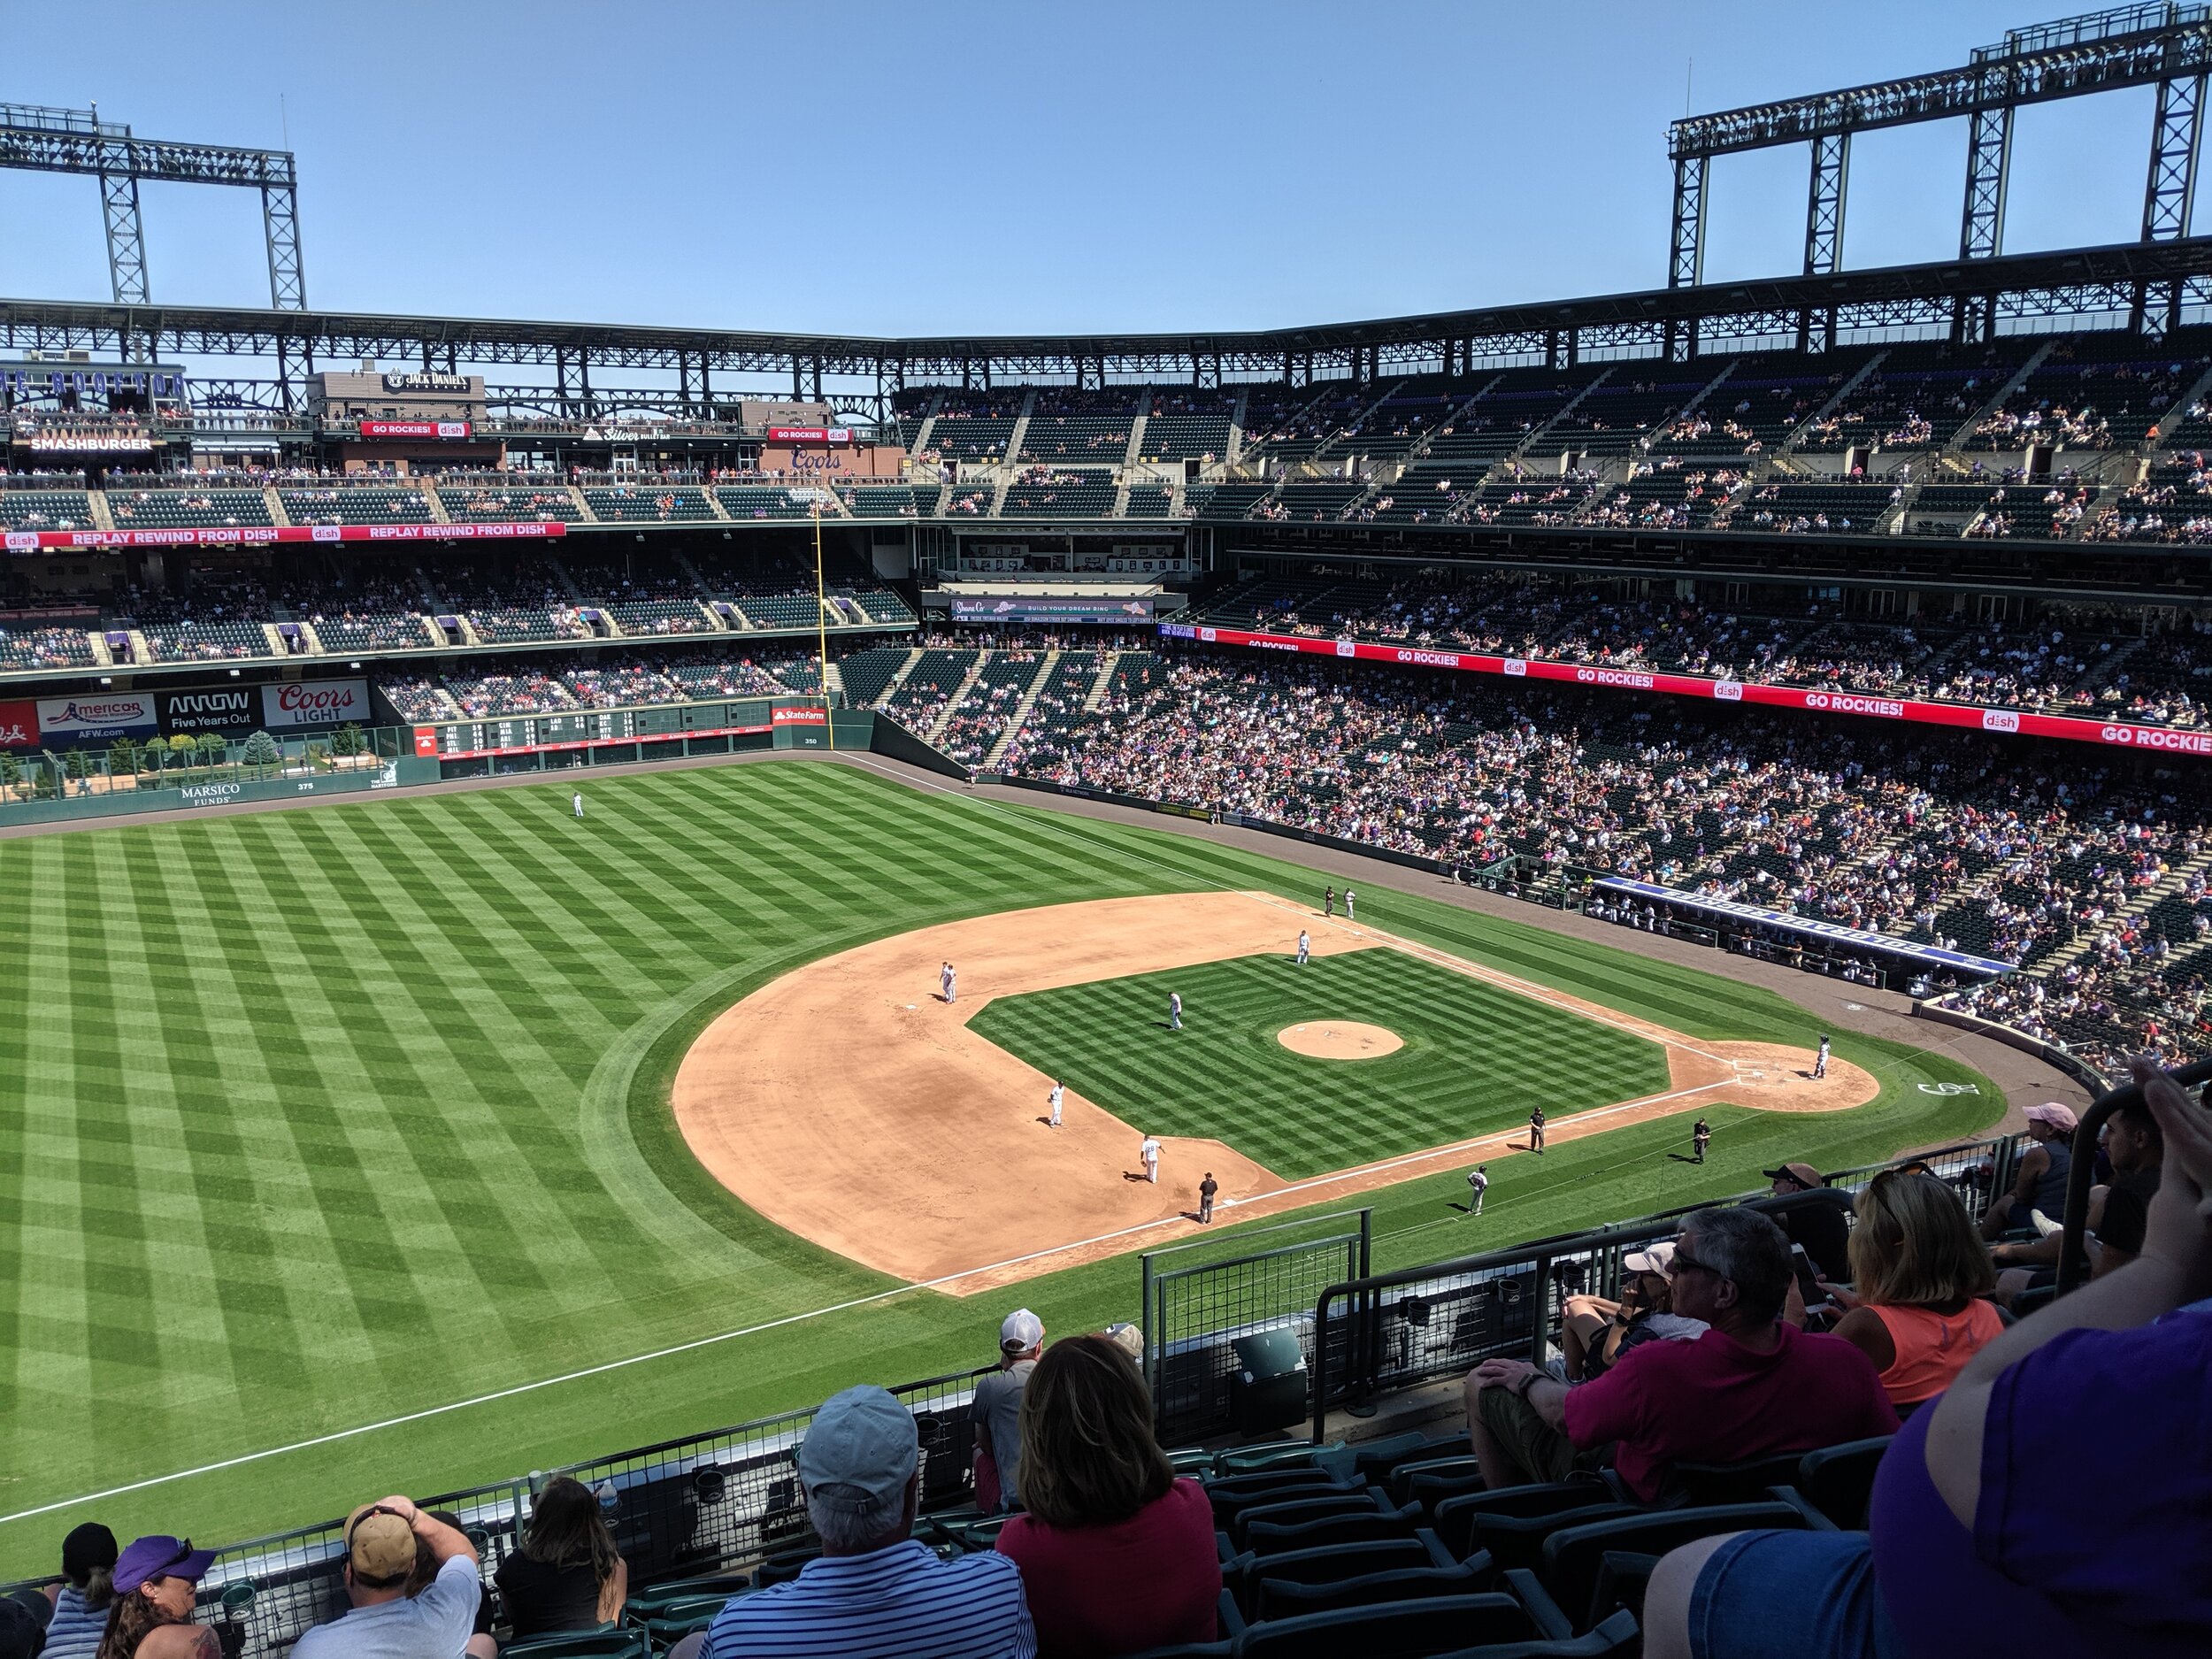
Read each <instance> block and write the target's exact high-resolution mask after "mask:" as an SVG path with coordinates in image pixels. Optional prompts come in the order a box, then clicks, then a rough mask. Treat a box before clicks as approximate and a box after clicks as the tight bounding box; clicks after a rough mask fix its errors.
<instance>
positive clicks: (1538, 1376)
mask: <svg viewBox="0 0 2212 1659" xmlns="http://www.w3.org/2000/svg"><path fill="white" fill-rule="evenodd" d="M1543 1379H1544V1373H1543V1372H1542V1371H1530V1372H1529V1374H1528V1375H1527V1376H1525V1377H1524V1378H1522V1379H1521V1381H1520V1386H1518V1387H1517V1388H1515V1389H1514V1391H1513V1392H1514V1394H1517V1396H1519V1397H1520V1398H1521V1399H1523V1400H1525V1399H1527V1398H1528V1391H1529V1390H1530V1389H1532V1388H1533V1387H1535V1386H1536V1385H1537V1384H1538V1383H1540V1382H1541V1381H1542V1380H1543Z"/></svg>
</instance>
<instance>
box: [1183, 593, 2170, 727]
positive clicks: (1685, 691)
mask: <svg viewBox="0 0 2212 1659" xmlns="http://www.w3.org/2000/svg"><path fill="white" fill-rule="evenodd" d="M1160 633H1161V634H1162V635H1163V636H1164V637H1166V638H1168V639H1178V640H1194V641H1198V642H1199V643H1200V644H1202V645H1233V646H1240V647H1241V648H1243V649H1246V650H1256V651H1295V652H1298V653H1300V654H1301V655H1303V656H1309V657H1356V658H1357V659H1359V660H1360V661H1363V662H1371V663H1398V664H1413V665H1416V666H1419V667H1426V668H1447V669H1457V670H1458V671H1459V672H1461V673H1464V674H1502V675H1507V676H1509V677H1511V678H1512V679H1515V680H1559V681H1561V682H1563V683H1565V684H1568V685H1579V686H1610V687H1617V688H1618V689H1620V690H1624V691H1655V692H1657V693H1659V694H1660V695H1663V696H1670V697H1709V698H1711V699H1713V700H1714V701H1715V702H1718V703H1759V704H1762V705H1763V706H1765V707H1767V708H1770V709H1802V710H1806V711H1808V712H1809V713H1815V714H1844V715H1855V716H1859V717H1862V718H1869V719H1876V720H1908V721H1912V722H1915V723H1916V724H1918V725H1922V726H1959V727H1963V728H1969V729H1973V728H1978V729H1979V730H1981V731H1985V732H2010V733H2017V734H2018V735H2020V736H2022V737H2062V738H2064V739H2066V740H2067V741H2070V742H2076V743H2107V744H2111V745H2114V746H2116V747H2119V748H2124V749H2152V750H2155V751H2156V752H2158V753H2160V754H2164V755H2208V756H2212V732H2184V731H2177V730H2175V729H2174V728H2172V727H2170V726H2133V725H2124V724H2121V723H2119V722H2116V721H2115V722H2107V721H2101V720H2085V719H2081V718H2078V717H2076V716H2073V715H2067V714H2031V713H2029V712H2027V711H2026V710H2022V709H1985V708H1982V707H1979V706H1978V705H1976V704H1972V703H1922V702H1919V701H1917V700H1916V699H1913V698H1909V697H1878V696H1867V695H1863V694H1862V693H1859V692H1855V691H1814V690H1809V689H1806V688H1804V687H1797V686H1759V685H1752V684H1749V683H1747V682H1746V681H1744V680H1709V679H1706V678H1704V677H1703V676H1701V675H1697V674H1668V673H1660V672H1652V671H1647V670H1644V669H1639V668H1599V667H1593V666H1592V665H1591V664H1587V663H1548V662H1545V661H1542V660H1541V659H1540V658H1537V657H1493V656H1488V655H1486V654H1484V653H1482V652H1479V651H1425V650H1415V649H1409V648H1407V647H1404V646H1398V645H1378V644H1371V643H1369V642H1368V641H1364V640H1334V639H1324V638H1321V637H1319V636H1317V635H1315V634H1256V633H1252V632H1250V631H1248V630H1247V629H1243V628H1223V627H1199V626H1194V625H1192V624H1190V623H1187V622H1164V623H1162V624H1160Z"/></svg>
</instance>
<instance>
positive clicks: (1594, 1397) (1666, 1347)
mask: <svg viewBox="0 0 2212 1659" xmlns="http://www.w3.org/2000/svg"><path fill="white" fill-rule="evenodd" d="M1672 1266H1673V1270H1674V1271H1673V1279H1672V1292H1673V1300H1674V1310H1675V1311H1676V1312H1677V1313H1678V1314H1681V1315H1683V1316H1685V1317H1689V1318H1693V1319H1702V1320H1703V1321H1705V1323H1706V1324H1707V1325H1709V1326H1710V1327H1711V1328H1710V1329H1709V1330H1708V1331H1706V1332H1705V1333H1703V1334H1702V1335H1701V1336H1700V1337H1698V1338H1697V1339H1696V1340H1694V1341H1689V1342H1647V1343H1645V1344H1644V1345H1643V1346H1642V1347H1641V1348H1639V1349H1637V1350H1636V1351H1635V1352H1634V1353H1633V1354H1632V1355H1630V1356H1629V1357H1628V1358H1627V1359H1625V1360H1624V1361H1622V1362H1620V1363H1617V1364H1616V1365H1615V1366H1613V1368H1612V1369H1611V1370H1609V1371H1607V1372H1606V1374H1605V1375H1604V1376H1602V1377H1600V1378H1598V1379H1596V1380H1595V1381H1594V1382H1587V1383H1584V1384H1582V1385H1580V1386H1578V1387H1574V1388H1570V1387H1568V1386H1566V1385H1565V1384H1564V1383H1561V1382H1557V1381H1555V1380H1554V1379H1552V1378H1550V1377H1548V1376H1547V1375H1545V1373H1543V1372H1542V1371H1538V1370H1537V1369H1536V1368H1535V1367H1534V1366H1532V1365H1531V1364H1529V1363H1527V1362H1526V1361H1525V1360H1512V1359H1492V1360H1485V1361H1484V1362H1483V1363H1481V1364H1479V1365H1478V1366H1476V1367H1475V1369H1474V1371H1472V1372H1471V1374H1470V1375H1469V1377H1468V1379H1467V1432H1468V1433H1469V1435H1470V1436H1471V1438H1472V1440H1473V1441H1474V1447H1475V1455H1476V1457H1477V1458H1478V1459H1479V1461H1480V1463H1481V1465H1482V1473H1483V1479H1484V1481H1485V1483H1486V1484H1487V1485H1488V1486H1492V1487H1500V1486H1522V1485H1526V1484H1527V1483H1529V1482H1531V1481H1543V1480H1563V1479H1566V1478H1567V1476H1568V1475H1569V1474H1571V1473H1572V1472H1573V1471H1575V1470H1577V1469H1590V1468H1594V1467H1596V1466H1597V1464H1598V1463H1599V1460H1600V1455H1601V1453H1602V1452H1603V1450H1604V1448H1606V1447H1607V1446H1608V1445H1609V1444H1610V1445H1613V1466H1614V1468H1615V1470H1616V1471H1617V1472H1618V1473H1619V1475H1620V1478H1621V1479H1622V1480H1623V1481H1624V1483H1626V1485H1627V1486H1628V1488H1629V1490H1630V1491H1631V1492H1632V1493H1634V1494H1636V1496H1637V1497H1638V1498H1640V1499H1641V1500H1643V1501H1644V1502H1651V1501H1652V1500H1654V1499H1655V1498H1656V1497H1657V1496H1658V1495H1659V1491H1660V1487H1661V1484H1662V1481H1663V1477H1664V1475H1665V1472H1666V1470H1667V1466H1668V1465H1669V1464H1671V1463H1678V1462H1684V1461H1689V1462H1711V1463H1732V1462H1736V1461H1739V1460H1741V1459H1744V1458H1750V1457H1765V1456H1770V1455H1775V1454H1778V1453H1782V1452H1790V1451H1809V1450H1811V1449H1812V1448H1815V1447H1818V1446H1827V1445H1832V1444H1833V1443H1834V1442H1836V1441H1839V1440H1858V1439H1861V1438H1863V1437H1864V1436H1867V1435H1871V1434H1886V1433H1890V1432H1893V1430H1894V1429H1895V1428H1896V1426H1897V1414H1896V1413H1895V1412H1894V1411H1893V1410H1892V1409H1890V1404H1889V1401H1888V1399H1887V1397H1886V1395H1885V1394H1883V1392H1882V1386H1881V1383H1880V1381H1879V1380H1878V1378H1877V1377H1876V1375H1875V1371H1874V1367H1873V1365H1872V1364H1871V1363H1870V1362H1869V1361H1868V1359H1867V1357H1866V1356H1865V1355H1863V1354H1862V1353H1860V1352H1859V1351H1858V1349H1856V1348H1853V1347H1852V1346H1851V1345H1850V1344H1849V1343H1848V1342H1845V1341H1841V1340H1838V1339H1837V1338H1835V1337H1832V1336H1825V1335H1813V1334H1808V1333H1804V1332H1802V1331H1799V1330H1797V1329H1796V1328H1795V1327H1793V1326H1792V1325H1786V1324H1784V1323H1783V1322H1782V1318H1781V1315H1782V1304H1783V1302H1784V1300H1785V1298H1786V1296H1787V1295H1788V1294H1789V1288H1790V1284H1791V1272H1790V1253H1789V1241H1788V1240H1786V1239H1785V1238H1784V1237H1783V1236H1782V1231H1781V1229H1780V1228H1779V1227H1778V1226H1776V1225H1774V1223H1773V1222H1771V1221H1770V1220H1769V1219H1768V1218H1767V1217H1764V1216H1763V1215H1761V1214H1759V1212H1758V1211H1756V1210H1748V1209H1732V1210H1699V1211H1697V1212H1695V1213H1694V1214H1693V1215H1690V1216H1688V1217H1685V1218H1684V1220H1683V1223H1682V1232H1681V1234H1680V1236H1679V1237H1678V1239H1677V1240H1675V1251H1674V1259H1673V1263H1672Z"/></svg>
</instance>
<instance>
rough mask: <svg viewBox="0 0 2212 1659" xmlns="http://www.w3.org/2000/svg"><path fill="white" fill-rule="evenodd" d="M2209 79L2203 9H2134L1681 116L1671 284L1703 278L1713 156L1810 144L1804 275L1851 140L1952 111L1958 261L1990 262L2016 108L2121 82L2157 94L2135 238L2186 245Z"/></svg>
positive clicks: (2210, 28) (1999, 234)
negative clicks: (1894, 74)
mask: <svg viewBox="0 0 2212 1659" xmlns="http://www.w3.org/2000/svg"><path fill="white" fill-rule="evenodd" d="M2208 72H2212V6H2207V5H2204V4H2163V3H2162V4H2139V5H2131V6H2123V7H2120V8H2118V9H2116V10H2114V11H2108V12H2090V13H2086V14H2085V15H2083V16H2080V17H2076V18H2068V19H2062V20H2060V21H2058V22H2055V23H2049V24H2044V25H2040V26H2039V27H2034V28H2028V29H2015V30H2013V31H2012V32H2011V33H2009V34H2008V35H2006V36H2005V38H2004V39H2003V40H2002V41H2001V42H1999V43H1998V44H1996V45H1994V46H1986V47H1984V48H1982V49H1981V50H1978V51H1977V52H1975V53H1974V54H1973V58H1972V60H1971V61H1970V63H1968V64H1966V65H1963V66H1962V67H1960V68H1956V69H1945V70H1939V71H1937V72H1935V73H1932V74H1924V75H1909V76H1905V77H1903V78H1901V79H1899V80H1895V81H1878V82H1875V83H1873V84H1870V85H1867V86H1860V87H1849V88H1843V89H1842V90H1839V91H1834V92H1823V93H1816V94H1814V95H1813V96H1809V97H1802V98H1789V99H1785V100H1782V101H1780V102H1778V103H1774V104H1753V105H1748V106H1747V107H1745V108H1743V109H1739V110H1724V111H1719V112H1717V113H1715V114H1711V115H1700V116H1693V117H1690V118H1687V119H1684V120H1680V121H1677V122H1675V123H1674V124H1673V125H1672V126H1671V127H1669V128H1668V132H1667V148H1668V154H1669V155H1670V156H1671V157H1673V159H1674V164H1675V186H1674V212H1673V216H1672V221H1671V229H1670V233H1669V241H1668V249H1669V252H1668V265H1667V281H1668V285H1669V286H1670V287H1674V288H1679V287H1686V286H1689V285H1692V284H1694V283H1696V282H1697V281H1699V280H1701V277H1702V275H1703V270H1702V262H1703V249H1704V231H1705V225H1704V220H1705V207H1706V203H1707V199H1708V184H1707V168H1708V167H1709V164H1710V162H1711V159H1712V157H1716V156H1725V155H1732V154H1736V153H1739V152H1740V151H1744V150H1763V149H1768V148H1770V147H1772V146H1774V145H1777V144H1797V143H1809V144H1810V145H1811V146H1812V147H1813V166H1812V184H1811V189H1810V191H1809V196H1808V200H1807V206H1806V219H1805V270H1806V272H1807V273H1808V274H1817V273H1821V272H1824V271H1833V270H1835V269H1837V268H1838V267H1839V265H1840V264H1841V254H1842V240H1843V220H1844V202H1845V196H1846V185H1847V168H1848V156H1849V151H1848V148H1847V147H1848V144H1849V140H1850V136H1851V134H1854V133H1863V132H1868V131H1872V130H1875V129H1878V128H1880V127H1901V126H1907V125H1910V124H1913V123H1917V122H1923V121H1938V120H1944V119H1951V118H1955V117H1958V116H1965V117H1967V118H1969V119H1970V124H1971V133H1970V138H1969V141H1968V145H1967V181H1966V198H1965V204H1964V208H1963V211H1962V215H1961V225H1960V235H1959V249H1960V255H1961V257H1963V258H1970V259H1982V258H1993V257H1996V256H1997V255H1999V254H2000V253H2001V252H2002V251H2003V247H2004V216H2005V189H2006V183H2007V173H2008V162H2009V160H2010V155H2011V148H2012V118H2013V111H2015V110H2017V109H2019V108H2022V107H2023V106H2024V105H2027V104H2044V103H2048V102H2051V101H2052V100H2054V99H2058V98H2073V97H2082V96H2087V95H2090V94H2093V93H2098V92H2111V91H2116V90H2118V89H2120V88H2125V87H2139V86H2150V85H2156V86H2157V88H2158V89H2159V99H2158V116H2157V119H2156V121H2155V122H2154V125H2153V128H2152V134H2151V164H2150V175H2149V180H2148V183H2147V187H2146V189H2145V195H2144V206H2143V239H2144V240H2145V241H2147V242H2152V241H2161V240H2166V239H2169V238H2179V237H2184V236H2186V235H2187V234H2188V202H2189V196H2190V195H2191V192H2192V190H2193V186H2194V182H2195V170H2196V155H2197V149H2198V140H2199V132H2200V114H2199V112H2200V106H2201V105H2202V103H2203V99H2204V86H2205V79H2206V76H2207V73H2208Z"/></svg>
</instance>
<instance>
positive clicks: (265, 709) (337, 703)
mask: <svg viewBox="0 0 2212 1659" xmlns="http://www.w3.org/2000/svg"><path fill="white" fill-rule="evenodd" d="M368 718H369V682H368V681H367V680H289V681H287V682H286V683H285V684H283V685H280V686H264V687H261V724H262V725H263V726H265V727H266V728H267V729H268V730H270V731H272V732H276V731H284V730H292V731H296V730H298V729H299V728H300V727H301V726H345V725H348V724H352V725H357V726H364V725H366V724H367V723H368Z"/></svg>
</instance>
